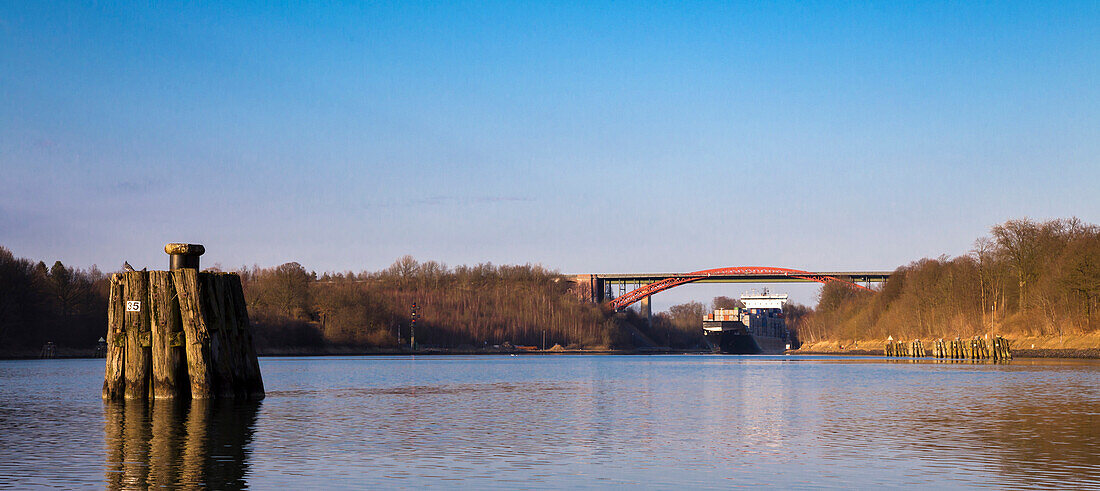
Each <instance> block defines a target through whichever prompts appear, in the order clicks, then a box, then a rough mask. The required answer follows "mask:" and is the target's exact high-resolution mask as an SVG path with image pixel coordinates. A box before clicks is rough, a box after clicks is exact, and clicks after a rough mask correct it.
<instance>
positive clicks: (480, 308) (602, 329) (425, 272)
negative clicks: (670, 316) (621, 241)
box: [0, 247, 701, 356]
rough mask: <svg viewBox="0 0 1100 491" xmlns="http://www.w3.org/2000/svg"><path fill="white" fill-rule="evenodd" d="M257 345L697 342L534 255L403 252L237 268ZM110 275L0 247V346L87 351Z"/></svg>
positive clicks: (693, 335) (684, 328) (101, 318)
mask: <svg viewBox="0 0 1100 491" xmlns="http://www.w3.org/2000/svg"><path fill="white" fill-rule="evenodd" d="M238 273H239V274H240V276H241V280H242V286H243V287H244V292H245V298H246V301H247V303H248V310H249V313H250V317H251V321H252V325H253V333H254V338H255V342H256V346H257V349H258V350H259V351H260V352H261V353H263V352H294V351H302V352H309V351H314V350H323V349H330V348H336V349H349V350H354V349H378V348H381V349H397V348H400V347H401V346H407V345H408V343H409V341H410V339H409V338H410V336H411V334H412V332H411V327H412V322H411V321H412V305H413V304H414V303H415V304H416V305H417V314H418V319H417V325H416V340H417V344H419V345H421V346H423V347H439V348H485V347H491V346H494V345H504V344H510V345H520V346H535V347H539V348H542V347H544V346H545V347H547V348H549V347H552V346H554V345H561V346H562V347H563V348H567V349H568V348H585V349H600V348H611V349H630V348H633V347H636V346H647V345H660V346H664V345H666V344H667V343H672V345H673V346H675V347H693V346H696V345H698V343H699V342H700V341H701V339H699V338H698V330H699V329H698V325H697V323H696V325H695V326H690V325H689V324H687V323H678V324H673V323H671V322H665V321H664V320H663V318H661V317H658V318H657V320H656V321H655V322H654V323H653V325H648V324H647V323H646V322H645V320H644V319H641V318H639V317H638V316H637V315H636V314H635V313H634V312H624V313H619V314H615V313H613V312H611V311H610V310H608V308H607V306H606V305H597V304H592V303H589V302H587V301H585V300H584V299H582V298H581V297H580V296H578V295H576V294H574V293H573V292H571V291H570V287H571V286H572V285H571V283H570V282H569V281H568V280H567V278H566V277H564V276H562V275H560V274H558V273H556V272H552V271H549V270H546V269H544V268H542V267H540V266H531V265H523V266H494V265H491V264H480V265H477V266H458V267H455V268H448V267H446V266H444V265H442V264H440V263H437V262H434V261H428V262H424V263H420V262H417V261H416V260H414V259H413V258H411V257H407V256H406V257H404V258H401V259H399V260H398V261H397V262H395V263H394V264H393V265H392V266H390V267H389V268H387V269H384V270H382V271H377V272H367V271H364V272H360V273H351V272H348V273H324V274H322V275H320V276H319V275H318V274H317V273H315V272H310V271H307V270H306V269H305V268H303V267H302V266H301V265H300V264H298V263H294V262H291V263H286V264H283V265H280V266H276V267H270V268H260V267H252V268H241V269H240V271H238ZM108 284H109V281H108V277H107V275H106V274H104V273H102V272H101V271H99V270H98V269H97V268H96V267H94V266H93V267H92V268H91V269H88V270H81V269H75V268H71V267H68V266H65V265H63V264H62V263H61V262H59V261H58V262H55V263H54V265H53V266H52V267H49V268H47V267H46V265H45V263H43V262H34V261H32V260H29V259H24V258H16V257H14V256H13V255H12V253H11V251H9V250H8V249H6V248H3V247H0V354H5V353H6V354H7V355H8V356H19V355H22V356H26V355H33V354H34V353H37V351H38V350H40V349H41V347H42V345H43V344H44V343H46V342H48V341H49V342H54V343H56V344H57V345H58V347H60V348H62V349H69V350H79V351H85V352H90V351H91V350H93V349H94V347H95V345H96V343H97V341H98V340H99V338H100V337H101V336H104V334H105V331H106V325H107V319H106V312H107V296H108V291H109V288H108Z"/></svg>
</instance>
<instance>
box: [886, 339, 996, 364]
mask: <svg viewBox="0 0 1100 491" xmlns="http://www.w3.org/2000/svg"><path fill="white" fill-rule="evenodd" d="M885 352H886V356H913V357H925V356H928V352H927V351H926V350H925V349H924V345H923V342H922V341H921V340H919V339H918V340H916V341H913V342H911V343H909V344H905V343H900V342H898V341H894V339H893V338H890V339H887V340H886V350H885ZM932 357H933V358H946V359H953V360H990V359H991V360H993V361H1007V360H1011V359H1012V349H1011V347H1010V346H1009V343H1008V340H1007V339H1005V338H1003V337H1001V336H993V337H992V338H991V339H985V338H980V337H978V336H974V337H973V338H972V339H959V338H955V339H953V340H947V341H945V340H943V339H937V340H936V341H935V343H934V344H933V346H932Z"/></svg>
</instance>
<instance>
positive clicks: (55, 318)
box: [0, 247, 107, 354]
mask: <svg viewBox="0 0 1100 491" xmlns="http://www.w3.org/2000/svg"><path fill="white" fill-rule="evenodd" d="M106 329H107V278H106V276H105V275H104V274H103V273H102V272H100V271H99V269H97V268H96V267H95V266H93V267H92V268H90V269H86V270H84V269H75V268H71V267H68V266H65V265H64V264H62V263H61V262H60V261H56V262H54V263H53V265H52V266H50V267H47V266H46V263H45V262H42V261H38V262H35V261H31V260H29V259H24V258H17V257H15V256H13V255H12V253H11V251H9V250H8V249H6V248H4V247H0V354H4V353H20V352H21V353H33V352H37V350H39V349H41V348H42V345H43V344H44V343H45V342H47V341H54V342H55V343H57V345H58V347H60V348H61V349H62V350H64V349H67V348H75V349H88V350H92V349H94V347H95V346H96V342H97V341H98V340H99V338H100V336H103V334H104V333H105V332H106Z"/></svg>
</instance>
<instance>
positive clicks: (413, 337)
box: [409, 302, 417, 351]
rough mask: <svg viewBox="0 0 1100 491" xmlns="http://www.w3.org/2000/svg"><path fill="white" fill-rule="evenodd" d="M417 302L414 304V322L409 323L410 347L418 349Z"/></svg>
mask: <svg viewBox="0 0 1100 491" xmlns="http://www.w3.org/2000/svg"><path fill="white" fill-rule="evenodd" d="M416 310H417V309H416V302H413V305H412V322H410V323H409V347H410V348H412V350H413V351H416V318H417V312H416Z"/></svg>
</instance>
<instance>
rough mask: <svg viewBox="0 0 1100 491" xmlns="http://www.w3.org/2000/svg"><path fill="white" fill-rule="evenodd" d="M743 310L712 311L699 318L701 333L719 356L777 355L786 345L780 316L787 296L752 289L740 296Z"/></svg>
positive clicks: (786, 332) (785, 328) (786, 337)
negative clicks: (720, 353)
mask: <svg viewBox="0 0 1100 491" xmlns="http://www.w3.org/2000/svg"><path fill="white" fill-rule="evenodd" d="M741 303H742V305H744V307H743V308H741V307H738V308H732V309H716V310H715V311H714V312H712V313H710V314H707V315H705V316H703V334H704V335H705V336H706V338H707V340H708V341H709V342H710V343H711V345H712V346H713V347H714V348H715V349H716V350H717V351H721V352H722V353H731V354H759V353H764V354H779V353H783V352H784V351H785V350H786V349H788V348H789V346H790V332H789V331H788V330H787V323H786V319H785V318H784V316H783V304H785V303H787V294H786V293H781V294H774V293H769V292H768V290H767V289H765V290H764V291H763V292H757V291H755V290H753V291H749V292H745V293H744V294H742V295H741Z"/></svg>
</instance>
